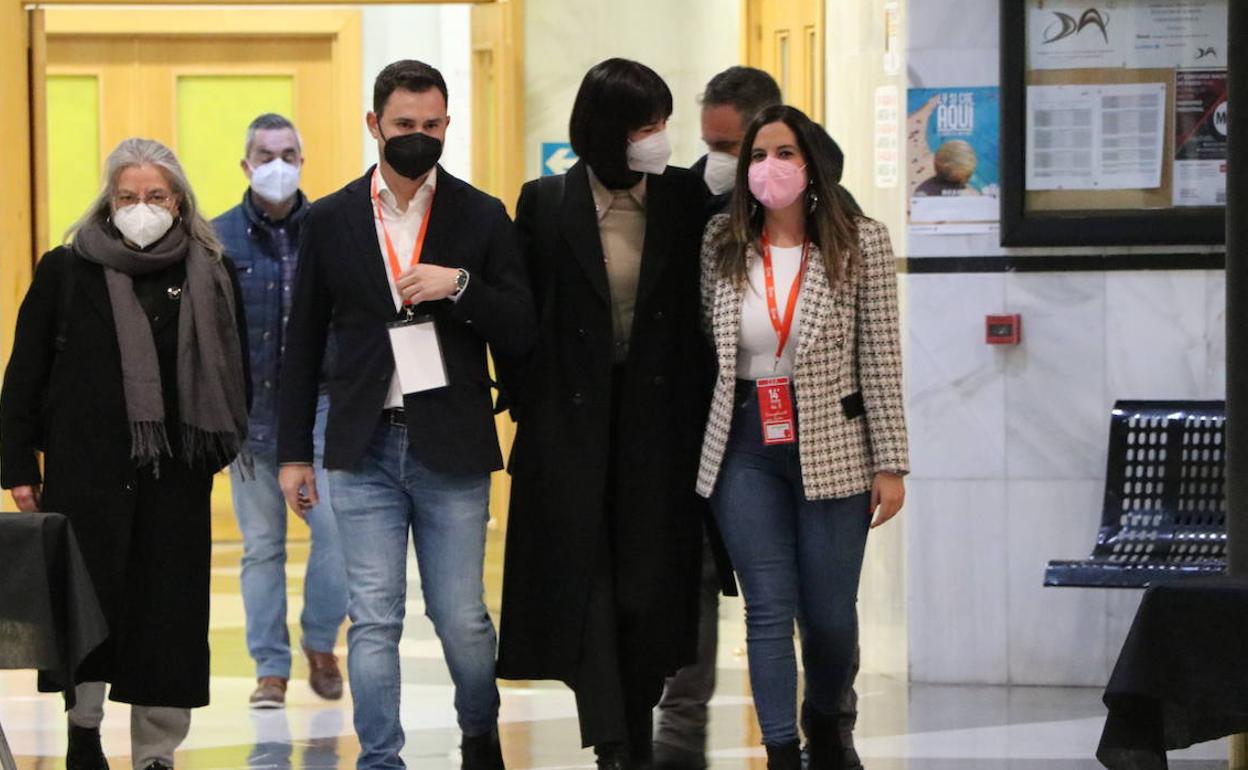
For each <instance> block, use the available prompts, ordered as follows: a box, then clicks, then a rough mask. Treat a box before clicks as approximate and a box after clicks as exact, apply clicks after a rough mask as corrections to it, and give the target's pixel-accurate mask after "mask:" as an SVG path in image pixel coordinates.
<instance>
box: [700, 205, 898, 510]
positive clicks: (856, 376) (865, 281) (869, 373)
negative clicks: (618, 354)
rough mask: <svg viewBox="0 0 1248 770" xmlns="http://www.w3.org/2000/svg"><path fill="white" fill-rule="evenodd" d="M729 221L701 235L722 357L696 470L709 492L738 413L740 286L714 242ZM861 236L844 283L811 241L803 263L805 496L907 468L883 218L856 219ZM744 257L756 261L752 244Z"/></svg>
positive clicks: (891, 265)
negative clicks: (855, 262) (858, 256)
mask: <svg viewBox="0 0 1248 770" xmlns="http://www.w3.org/2000/svg"><path fill="white" fill-rule="evenodd" d="M727 227H728V216H727V215H726V214H720V215H718V216H716V217H713V218H712V219H711V220H710V222H708V223H707V226H706V231H705V232H704V234H703V238H702V313H703V324H704V325H705V327H706V328H707V329H708V330H710V331H711V333H712V335H713V337H714V343H715V352H716V356H717V358H718V360H719V375H718V377H717V379H716V382H715V391H714V394H713V396H712V401H711V410H710V416H709V418H708V420H707V424H706V435H705V436H704V438H703V441H702V460H701V465H700V467H699V470H698V486H697V490H698V494H700V495H702V496H703V497H710V495H711V493H712V492H713V491H714V489H715V481H716V479H717V478H718V476H719V468H720V464H721V463H722V462H723V458H724V448H725V446H726V445H727V443H728V431H729V429H730V428H731V427H732V417H733V412H734V411H735V410H734V408H733V407H734V400H733V394H734V392H735V388H736V373H737V342H738V338H739V337H740V326H741V300H742V297H743V296H744V291H745V289H744V287H737V286H734V285H733V281H732V280H731V279H728V278H721V277H719V276H718V275H717V271H716V268H715V261H716V260H715V255H716V244H718V243H719V241H720V239H721V237H722V236H723V235H724V234H725V231H726V230H727ZM858 242H859V245H860V248H861V250H862V268H861V269H860V270H858V271H856V274H855V275H854V276H852V277H851V278H850V280H849V281H847V282H843V283H842V285H840V286H838V287H835V288H833V287H831V286H829V285H828V276H827V271H825V270H824V266H823V260H822V258H821V257H820V256H819V252H818V250H817V249H816V248H814V247H812V248H811V253H810V261H809V263H808V265H807V268H806V278H805V279H804V281H805V285H804V287H803V295H802V319H801V326H800V328H799V329H798V343H797V352H796V354H795V358H794V362H793V381H794V383H793V384H794V388H795V391H796V395H797V404H798V425H797V441H798V451H799V454H800V456H801V467H802V485H803V488H804V491H805V494H806V499H808V500H820V499H826V498H835V497H847V496H849V495H854V494H857V493H859V492H864V491H867V490H869V489H871V482H872V478H873V476H874V475H875V474H876V473H877V472H879V471H890V472H892V473H897V474H905V473H908V472H909V470H910V461H909V451H908V449H907V443H906V420H905V412H904V409H903V405H902V388H901V343H900V340H899V329H898V326H899V321H898V312H897V271H896V264H895V262H894V259H893V250H892V246H891V245H890V243H889V239H888V230H887V229H885V227H884V225H882V224H880V223H879V222H876V221H874V220H871V219H866V218H865V217H860V218H859V219H858ZM747 256H748V259H749V260H751V261H752V260H755V259H759V258H760V257H759V255H758V252H757V250H756V249H754V248H753V247H751V248H750V251H749V253H748V255H747ZM858 394H860V397H859V396H858ZM859 404H860V405H859Z"/></svg>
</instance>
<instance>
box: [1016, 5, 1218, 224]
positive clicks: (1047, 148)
mask: <svg viewBox="0 0 1248 770" xmlns="http://www.w3.org/2000/svg"><path fill="white" fill-rule="evenodd" d="M1226 20H1227V0H1104V1H1103V2H1101V3H1098V4H1093V3H1089V2H1087V0H1079V2H1072V1H1071V0H1023V1H1022V2H1020V1H1019V0H1002V3H1001V25H1002V27H1001V188H1002V189H1001V242H1002V244H1003V245H1006V246H1098V245H1136V244H1140V245H1161V244H1220V243H1222V242H1223V241H1224V239H1225V205H1226V165H1227V161H1226V117H1227V97H1226V94H1227V89H1226V54H1227V50H1226V49H1227V41H1226Z"/></svg>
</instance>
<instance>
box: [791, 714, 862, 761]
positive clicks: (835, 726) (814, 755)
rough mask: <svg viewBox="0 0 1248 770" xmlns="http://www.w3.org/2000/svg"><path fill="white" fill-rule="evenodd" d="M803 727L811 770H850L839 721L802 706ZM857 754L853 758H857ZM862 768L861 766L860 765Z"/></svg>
mask: <svg viewBox="0 0 1248 770" xmlns="http://www.w3.org/2000/svg"><path fill="white" fill-rule="evenodd" d="M802 727H803V728H804V729H805V731H806V754H807V758H808V761H809V770H850V768H851V767H852V765H850V764H849V763H848V757H847V755H846V750H845V744H844V743H843V742H842V741H841V730H840V724H839V720H838V719H837V718H836V717H835V716H829V715H827V714H820V713H819V712H817V711H815V710H814V709H812V708H809V707H808V706H806V704H802ZM857 756H858V755H857V753H856V752H855V753H853V757H854V758H855V759H856V758H857ZM859 767H861V765H859Z"/></svg>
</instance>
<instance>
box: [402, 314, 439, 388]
mask: <svg viewBox="0 0 1248 770" xmlns="http://www.w3.org/2000/svg"><path fill="white" fill-rule="evenodd" d="M387 329H388V331H389V332H390V349H391V351H393V353H394V370H395V372H397V373H398V375H399V388H400V389H401V390H402V391H403V392H404V393H420V392H422V391H426V390H434V389H436V388H445V387H446V386H447V384H448V382H447V377H446V363H445V362H444V361H443V360H442V346H441V345H439V344H438V333H437V330H436V329H435V328H434V324H433V318H432V317H431V316H417V317H415V318H413V319H411V320H410V321H401V322H397V323H392V324H389V325H388V326H387Z"/></svg>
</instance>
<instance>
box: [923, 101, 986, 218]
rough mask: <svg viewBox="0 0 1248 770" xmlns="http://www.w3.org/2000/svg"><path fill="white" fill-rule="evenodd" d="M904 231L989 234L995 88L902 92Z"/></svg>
mask: <svg viewBox="0 0 1248 770" xmlns="http://www.w3.org/2000/svg"><path fill="white" fill-rule="evenodd" d="M906 114H907V118H906V154H907V169H908V173H907V185H908V189H909V200H910V206H909V221H910V232H911V233H914V234H921V233H929V234H955V233H959V234H960V233H976V232H990V231H994V230H996V229H997V221H998V220H999V218H1000V194H1001V179H1000V172H999V167H998V145H999V142H1000V135H1001V131H1000V125H1001V124H1000V98H999V95H998V89H997V88H996V87H991V88H986V87H981V88H912V89H910V90H909V91H908V92H907V96H906Z"/></svg>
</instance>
